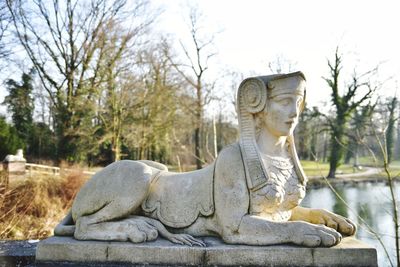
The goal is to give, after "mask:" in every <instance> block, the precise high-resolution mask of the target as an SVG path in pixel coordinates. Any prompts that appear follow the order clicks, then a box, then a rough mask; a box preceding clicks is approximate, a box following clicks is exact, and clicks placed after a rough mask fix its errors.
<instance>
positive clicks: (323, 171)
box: [301, 160, 362, 176]
mask: <svg viewBox="0 0 400 267" xmlns="http://www.w3.org/2000/svg"><path fill="white" fill-rule="evenodd" d="M301 165H302V166H303V169H304V172H305V173H306V175H307V176H322V175H325V176H326V175H328V172H329V163H322V162H317V161H312V160H301ZM361 171H362V170H361ZM354 172H359V171H358V170H355V169H354V168H353V165H351V164H343V165H341V166H339V168H338V169H337V172H336V174H347V173H354Z"/></svg>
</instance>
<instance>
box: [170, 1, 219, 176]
mask: <svg viewBox="0 0 400 267" xmlns="http://www.w3.org/2000/svg"><path fill="white" fill-rule="evenodd" d="M201 23H202V15H201V13H200V12H199V9H198V8H195V7H190V13H189V30H190V36H191V45H186V44H184V43H183V42H180V45H181V48H182V50H183V53H184V55H185V58H186V60H185V61H186V62H187V63H184V64H179V63H177V62H176V61H174V60H171V62H172V64H173V66H174V67H175V69H176V70H177V71H178V73H180V74H181V75H182V77H183V78H184V79H185V81H186V82H187V83H188V84H189V86H190V87H191V88H192V89H193V90H194V95H195V96H194V98H195V106H194V107H188V111H189V112H191V113H192V114H193V115H194V117H195V121H194V125H195V126H194V143H195V144H194V145H195V158H196V167H197V169H201V167H202V163H203V157H202V151H201V147H202V143H203V142H202V134H201V133H202V128H203V117H204V108H205V106H206V105H207V104H208V103H209V102H210V101H211V99H212V98H211V93H212V89H213V88H214V86H215V82H214V83H213V84H210V83H207V82H206V81H205V78H204V75H205V73H206V71H207V70H208V69H209V66H208V62H209V60H210V58H212V57H213V56H215V55H216V52H215V50H214V49H213V44H214V38H215V34H212V33H207V35H204V33H202V32H201V31H202V27H201Z"/></svg>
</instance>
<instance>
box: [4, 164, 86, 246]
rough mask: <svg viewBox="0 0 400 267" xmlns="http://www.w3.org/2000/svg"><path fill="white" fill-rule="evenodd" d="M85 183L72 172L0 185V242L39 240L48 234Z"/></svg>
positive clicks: (80, 176)
mask: <svg viewBox="0 0 400 267" xmlns="http://www.w3.org/2000/svg"><path fill="white" fill-rule="evenodd" d="M2 180H4V179H0V181H2ZM85 181H86V177H85V176H84V175H82V173H81V172H76V173H69V174H68V176H66V177H59V176H48V175H37V176H34V177H32V178H29V179H25V180H23V181H20V182H16V183H13V182H12V181H10V184H9V185H8V186H7V187H5V186H4V185H3V187H1V186H0V189H1V188H3V189H2V190H1V191H0V239H13V240H23V239H42V238H45V237H48V236H50V235H52V233H53V229H54V227H55V226H56V225H57V223H58V222H59V221H60V220H61V219H62V218H63V217H64V216H65V215H66V213H67V212H68V209H69V208H70V207H71V204H72V201H73V198H74V197H75V194H76V193H77V191H78V190H79V188H80V187H81V186H82V185H83V183H84V182H85Z"/></svg>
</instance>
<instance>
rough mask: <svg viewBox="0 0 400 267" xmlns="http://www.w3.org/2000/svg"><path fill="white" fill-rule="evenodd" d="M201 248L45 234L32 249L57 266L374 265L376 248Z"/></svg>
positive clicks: (347, 242) (41, 261) (357, 244)
mask: <svg viewBox="0 0 400 267" xmlns="http://www.w3.org/2000/svg"><path fill="white" fill-rule="evenodd" d="M202 240H203V241H204V242H205V243H206V244H207V247H205V248H203V247H189V246H181V245H176V244H172V243H171V242H169V241H167V240H164V239H158V240H156V241H154V242H148V243H142V244H132V243H128V242H99V241H77V240H74V239H73V238H71V237H51V238H48V239H46V240H43V241H41V242H40V243H39V244H38V246H37V250H36V264H37V266H41V265H43V266H48V265H49V264H50V265H54V264H56V263H57V264H58V265H60V264H61V266H62V265H68V266H69V264H72V263H73V264H72V265H74V266H77V265H79V266H101V265H104V264H110V263H112V264H116V265H122V264H123V265H126V264H128V265H131V266H143V265H146V266H149V265H150V266H151V265H157V266H172V265H173V266H199V265H200V266H377V255H376V250H375V249H374V248H372V247H370V246H368V245H366V244H364V243H362V242H361V241H359V240H356V239H354V238H350V237H348V238H344V240H343V241H342V242H341V243H340V244H339V245H337V246H335V247H332V248H304V247H298V246H293V245H277V246H244V245H227V244H224V243H223V242H222V241H221V240H219V239H217V238H211V237H207V238H202Z"/></svg>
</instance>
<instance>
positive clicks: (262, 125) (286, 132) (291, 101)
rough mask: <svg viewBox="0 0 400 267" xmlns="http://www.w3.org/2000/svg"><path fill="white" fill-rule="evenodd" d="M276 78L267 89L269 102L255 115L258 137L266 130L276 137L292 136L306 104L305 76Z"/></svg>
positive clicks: (296, 75)
mask: <svg viewBox="0 0 400 267" xmlns="http://www.w3.org/2000/svg"><path fill="white" fill-rule="evenodd" d="M294 74H295V75H285V76H283V75H282V76H275V79H272V80H270V81H269V82H268V83H267V84H266V85H267V86H266V87H267V95H266V98H267V101H266V104H265V107H264V109H263V110H262V111H260V112H258V113H255V114H254V119H255V128H256V129H255V131H256V136H258V133H259V132H261V131H262V130H266V131H268V132H269V133H271V134H272V135H274V136H277V137H280V136H292V135H293V132H294V129H295V128H296V126H297V124H298V119H299V115H300V113H301V111H302V110H303V108H304V104H305V102H304V101H305V85H306V83H305V79H304V76H303V75H300V74H298V73H294Z"/></svg>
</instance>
